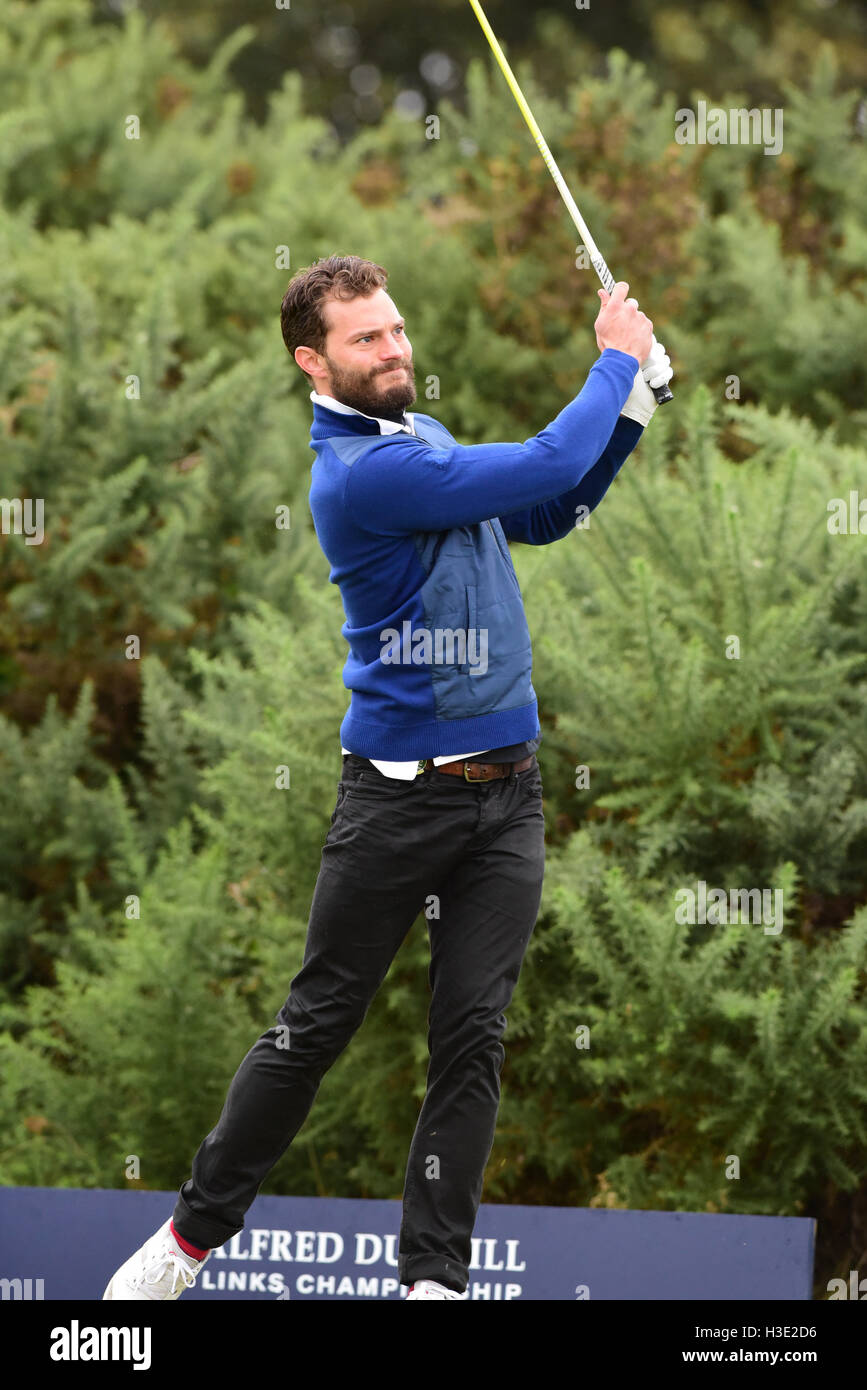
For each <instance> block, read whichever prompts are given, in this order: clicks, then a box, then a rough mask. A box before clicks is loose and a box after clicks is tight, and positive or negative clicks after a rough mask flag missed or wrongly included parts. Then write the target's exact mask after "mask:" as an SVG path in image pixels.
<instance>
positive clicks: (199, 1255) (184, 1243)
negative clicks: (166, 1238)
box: [169, 1221, 208, 1260]
mask: <svg viewBox="0 0 867 1390" xmlns="http://www.w3.org/2000/svg"><path fill="white" fill-rule="evenodd" d="M169 1230H170V1231H171V1233H172V1235H173V1236H174V1238H175V1240H176V1241H177V1242H178V1245H179V1246H180V1247H181V1249H182V1250H183V1251H184V1253H185V1254H187V1255H192V1257H193V1259H194V1260H203V1259H204V1258H205V1256H206V1255H207V1253H208V1252H207V1250H198V1249H197V1248H196V1246H195V1245H190V1242H189V1241H188V1240H184V1238H183V1236H179V1235H178V1233H177V1231H176V1230H175V1223H174V1221H172V1222H170V1224H169Z"/></svg>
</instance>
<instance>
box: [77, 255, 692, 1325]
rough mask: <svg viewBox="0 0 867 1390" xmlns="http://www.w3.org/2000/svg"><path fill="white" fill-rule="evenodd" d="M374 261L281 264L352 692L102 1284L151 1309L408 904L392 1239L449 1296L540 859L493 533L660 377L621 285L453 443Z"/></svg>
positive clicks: (269, 1157)
mask: <svg viewBox="0 0 867 1390" xmlns="http://www.w3.org/2000/svg"><path fill="white" fill-rule="evenodd" d="M386 285H387V276H386V273H385V271H384V270H383V269H382V267H381V266H378V265H375V264H373V263H372V262H370V261H364V260H361V259H360V258H358V257H356V256H330V257H328V258H327V259H325V260H323V261H320V262H318V263H317V264H315V265H313V266H311V267H309V268H308V269H306V270H304V271H301V272H300V273H299V274H297V275H296V276H294V277H293V279H292V281H291V282H290V285H289V288H288V289H287V291H286V295H285V297H284V299H283V304H282V311H281V324H282V331H283V338H284V341H285V344H286V347H287V349H288V350H289V351H290V352H291V353H292V354H293V356H294V359H295V362H296V363H297V364H298V366H299V367H300V368H301V370H302V371H304V372H305V373H306V374H307V375H308V377H309V379H310V381H311V382H312V384H313V386H314V388H315V389H314V390H313V392H312V393H311V400H312V401H313V426H312V431H311V442H312V448H313V450H314V452H315V454H316V459H315V461H314V464H313V477H312V485H311V488H310V507H311V511H312V515H313V522H314V527H315V530H316V533H317V536H318V539H319V542H320V544H321V545H322V548H323V550H324V552H325V554H326V556H327V557H328V559H329V561H330V563H331V566H332V568H331V580H332V582H333V583H335V584H337V585H338V586H339V588H340V593H341V598H342V601H343V607H344V612H345V614H346V622H345V624H344V626H343V633H344V636H345V637H346V640H347V642H348V644H349V657H348V659H347V662H346V666H345V669H344V683H345V685H346V686H347V688H348V689H349V690H350V691H351V699H350V705H349V709H348V711H347V714H346V716H345V718H344V720H343V723H342V725H341V730H340V733H341V741H342V754H343V767H342V777H341V780H340V783H339V786H338V793H337V804H336V806H335V809H334V814H333V816H332V818H331V825H330V828H329V830H328V834H327V837H326V840H325V845H324V848H323V851H322V861H321V866H320V870H319V876H318V878H317V882H316V888H315V892H314V895H313V903H312V906H311V912H310V921H309V925H308V932H307V941H306V945H305V951H304V960H303V964H302V968H301V970H300V971H299V973H298V974H297V975H296V976H295V978H294V979H293V980H292V982H291V988H290V993H289V997H288V999H287V1000H286V1003H285V1004H284V1006H283V1008H282V1009H281V1010H280V1012H279V1013H278V1014H277V1025H276V1026H275V1027H273V1028H269V1029H268V1031H267V1032H266V1033H263V1034H262V1036H261V1037H260V1038H259V1039H258V1040H257V1042H256V1043H255V1044H254V1045H253V1047H252V1048H251V1050H250V1052H248V1054H247V1056H246V1057H245V1058H244V1060H243V1061H242V1063H241V1065H240V1067H239V1069H238V1072H237V1073H236V1075H235V1077H234V1079H233V1081H232V1083H231V1086H230V1088H229V1091H228V1095H227V1097H226V1102H225V1105H224V1107H223V1111H222V1114H221V1116H220V1119H219V1122H218V1123H217V1125H216V1127H215V1129H213V1130H212V1131H211V1133H210V1134H209V1135H208V1136H207V1138H206V1139H205V1140H204V1141H203V1143H202V1145H201V1147H200V1148H199V1150H198V1153H197V1154H196V1156H195V1158H194V1160H193V1165H192V1177H191V1178H190V1179H189V1181H187V1182H186V1183H184V1184H183V1186H182V1187H181V1189H180V1192H179V1194H178V1198H177V1202H176V1205H175V1210H174V1213H173V1216H172V1218H171V1219H170V1220H168V1221H166V1222H165V1224H164V1225H163V1226H162V1227H161V1228H160V1230H159V1231H157V1233H156V1234H155V1235H154V1236H152V1237H151V1239H150V1240H149V1241H147V1242H146V1243H145V1245H144V1246H143V1247H142V1248H141V1249H140V1250H139V1251H137V1252H136V1253H135V1254H134V1255H133V1256H132V1257H131V1258H130V1259H129V1260H127V1262H126V1263H125V1264H124V1265H123V1266H121V1268H120V1269H119V1270H118V1272H117V1273H116V1274H115V1275H114V1276H113V1278H112V1279H111V1281H110V1282H109V1285H108V1288H107V1289H106V1292H105V1295H104V1297H105V1298H106V1299H174V1298H178V1297H179V1296H180V1294H181V1293H182V1292H183V1290H184V1288H189V1287H191V1286H192V1284H193V1283H194V1282H195V1278H196V1276H197V1274H198V1272H199V1271H200V1269H201V1268H202V1266H203V1264H204V1262H205V1260H206V1259H208V1257H209V1254H210V1251H211V1250H212V1249H213V1248H215V1247H217V1246H220V1245H223V1244H224V1243H225V1242H226V1241H227V1240H229V1239H230V1237H231V1236H232V1235H234V1234H235V1233H236V1232H237V1231H240V1230H241V1229H242V1228H243V1225H244V1214H245V1212H246V1211H247V1209H248V1207H249V1206H250V1204H251V1202H252V1201H253V1199H254V1197H255V1196H256V1193H257V1192H258V1190H259V1187H260V1186H261V1184H262V1182H263V1181H264V1179H265V1178H266V1176H267V1175H268V1173H269V1172H270V1171H271V1169H272V1167H273V1166H274V1164H275V1163H276V1162H277V1160H278V1159H279V1158H280V1156H281V1154H283V1153H284V1152H285V1150H286V1148H287V1147H288V1145H289V1144H290V1143H291V1142H292V1140H293V1138H294V1137H295V1135H296V1134H297V1132H298V1130H299V1129H300V1128H301V1126H302V1124H303V1123H304V1120H305V1118H306V1116H307V1114H308V1112H309V1110H310V1107H311V1106H312V1104H313V1100H314V1097H315V1095H316V1091H317V1089H318V1087H319V1083H320V1081H321V1079H322V1076H323V1075H324V1073H325V1072H326V1071H327V1069H328V1068H329V1067H330V1066H331V1065H332V1064H333V1063H334V1061H335V1060H336V1059H337V1057H338V1056H339V1055H340V1053H341V1052H342V1051H343V1049H344V1047H346V1045H347V1044H348V1042H349V1041H350V1039H351V1038H352V1036H353V1034H354V1033H355V1031H356V1030H357V1029H358V1027H359V1025H360V1024H361V1022H362V1020H363V1019H364V1016H365V1014H366V1012H367V1010H368V1008H369V1006H370V1003H371V1001H372V1000H373V998H374V996H375V994H376V992H377V990H378V989H379V986H380V984H381V983H382V981H383V979H384V978H385V975H386V973H387V971H388V968H389V966H390V964H391V962H392V960H393V958H394V956H395V954H396V952H397V950H398V948H399V947H400V945H401V943H402V941H403V940H404V938H405V936H406V934H407V932H408V931H409V929H410V927H411V926H412V924H413V922H414V921H415V919H416V918H417V917H418V915H419V913H420V912H421V911H422V910H424V909H425V908H426V906H427V905H428V904H431V903H435V904H436V908H435V910H434V911H432V912H431V916H430V921H429V923H428V927H429V933H430V946H431V964H430V984H431V1006H430V1015H429V1033H428V1044H429V1050H430V1066H429V1070H428V1078H427V1092H426V1095H425V1099H424V1103H423V1105H422V1109H421V1114H420V1116H419V1120H418V1125H417V1127H416V1131H415V1136H414V1138H413V1141H412V1146H411V1149H410V1154H409V1160H408V1164H407V1171H406V1184H405V1188H404V1197H403V1222H402V1225H401V1231H400V1241H399V1247H398V1265H399V1275H400V1281H401V1283H402V1284H404V1285H408V1286H410V1288H409V1293H408V1295H407V1297H408V1299H414V1300H415V1299H418V1300H421V1299H458V1298H461V1297H462V1296H463V1295H464V1293H465V1291H466V1288H467V1284H468V1279H469V1273H468V1264H469V1259H470V1249H471V1245H470V1239H471V1236H472V1231H473V1226H474V1223H475V1220H476V1215H477V1211H478V1206H479V1202H480V1200H481V1193H482V1182H483V1177H484V1170H485V1165H486V1163H487V1161H488V1157H489V1155H490V1151H491V1147H492V1145H493V1138H494V1130H495V1125H496V1118H497V1111H498V1108H499V1100H500V1070H501V1067H502V1064H503V1061H504V1057H505V1053H504V1049H503V1046H502V1043H501V1038H502V1036H503V1033H504V1031H505V1026H506V1019H505V1009H506V1008H507V1007H508V1005H509V1002H510V1000H511V998H512V993H513V990H514V987H515V984H516V982H517V979H518V975H519V972H520V968H521V964H522V961H523V958H524V954H525V951H526V948H527V944H528V942H529V939H530V935H531V932H532V930H533V926H534V924H535V920H536V914H537V912H538V908H539V903H540V900H541V893H542V876H543V870H544V862H545V843H544V831H545V822H544V816H543V812H542V784H541V779H540V774H539V768H538V763H537V761H536V757H535V752H536V749H537V747H538V746H539V742H540V737H541V730H540V727H539V720H538V713H537V705H536V696H535V692H534V690H533V686H532V684H531V681H530V674H531V661H532V652H531V645H530V635H529V632H528V630H527V623H526V619H525V617H524V609H523V604H522V601H521V593H520V589H519V586H518V581H517V578H516V575H515V571H514V567H513V565H512V561H511V556H510V554H509V549H508V545H507V541H509V540H516V541H524V542H526V543H528V544H530V545H544V544H547V543H549V542H551V541H554V540H557V539H559V538H560V537H563V536H566V535H567V534H568V533H569V532H570V530H571V529H572V527H573V526H574V523H575V520H576V516H577V515H578V511H579V509H580V508H584V507H586V508H587V509H588V510H592V509H593V508H594V507H595V506H596V505H597V504H598V502H599V501H600V500H601V498H602V497H603V496H604V494H605V492H606V491H607V489H608V488H609V487H610V485H611V483H612V481H613V479H614V477H615V476H616V474H617V472H618V470H619V468H620V466H621V465H622V463H623V461H624V459H626V457H627V456H628V455H629V453H630V452H631V451H632V449H633V448H634V447H635V445H636V443H637V442H638V439H639V437H640V435H641V432H642V429H643V427H644V426H645V425H646V424H647V422H648V421H649V419H650V417H651V415H652V413H653V411H654V409H655V408H656V402H655V399H654V397H653V394H652V392H651V390H650V387H649V385H648V382H649V383H651V384H652V385H654V386H657V385H661V384H662V383H663V382H667V381H668V380H669V379H670V377H671V375H672V373H671V368H670V365H669V359H668V357H667V356H666V354H665V351H664V349H663V348H662V347H661V346H660V345H659V344H657V343H656V340H655V339H654V338H653V334H652V325H651V323H650V321H649V319H647V318H646V316H645V315H644V314H643V313H641V312H640V311H639V309H638V305H637V303H636V301H635V300H634V299H627V297H626V295H627V290H628V286H627V285H626V284H623V283H619V284H617V285H616V286H615V288H614V290H613V292H612V293H611V295H610V296H609V295H608V294H607V293H606V292H605V291H604V290H600V291H599V294H600V298H601V300H602V304H601V307H600V310H599V315H598V318H597V319H596V325H595V328H596V339H597V344H598V346H599V350H600V356H599V358H598V360H597V361H596V362H595V363H594V364H593V367H592V368H591V370H590V373H589V375H588V378H587V381H586V383H585V385H584V387H583V389H582V390H581V392H580V393H579V394H578V396H577V397H576V398H575V400H573V401H572V402H570V403H569V404H568V405H567V406H566V407H565V408H564V409H563V410H562V411H561V413H560V414H559V415H558V416H557V418H556V420H554V421H553V422H552V424H550V425H549V426H548V427H547V429H545V430H543V431H542V432H541V434H539V435H537V436H536V437H535V438H533V439H529V440H527V441H526V443H524V444H485V445H476V446H471V447H468V448H464V447H462V446H460V445H458V444H457V443H456V442H455V440H454V439H453V438H452V436H451V435H450V434H449V432H448V430H447V429H446V428H445V427H444V426H443V425H442V424H440V423H439V422H438V421H437V420H435V419H433V418H432V417H431V416H429V415H422V414H418V413H415V414H413V413H409V414H408V413H407V407H408V406H410V405H412V403H413V402H414V400H415V385H414V374H413V362H412V347H411V345H410V342H409V339H408V338H407V334H406V325H405V323H404V320H403V318H402V317H401V316H400V314H399V312H398V310H397V308H396V306H395V304H394V303H393V301H392V299H391V298H390V296H389V295H388V293H387V290H386Z"/></svg>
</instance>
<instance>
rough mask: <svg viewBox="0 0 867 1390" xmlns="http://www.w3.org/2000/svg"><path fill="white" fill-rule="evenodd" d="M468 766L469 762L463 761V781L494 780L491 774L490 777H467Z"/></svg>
mask: <svg viewBox="0 0 867 1390" xmlns="http://www.w3.org/2000/svg"><path fill="white" fill-rule="evenodd" d="M479 765H480V766H484V764H479ZM470 766H471V764H470V763H468V762H464V781H465V782H492V781H493V780H494V778H493V774H492V775H491V776H490V777H468V776H467V768H468V767H470ZM491 766H493V764H491Z"/></svg>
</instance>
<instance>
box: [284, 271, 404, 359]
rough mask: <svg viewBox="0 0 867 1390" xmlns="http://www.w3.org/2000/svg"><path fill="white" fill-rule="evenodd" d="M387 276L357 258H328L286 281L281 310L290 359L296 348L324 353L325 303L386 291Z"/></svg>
mask: <svg viewBox="0 0 867 1390" xmlns="http://www.w3.org/2000/svg"><path fill="white" fill-rule="evenodd" d="M387 284H388V275H387V273H386V272H385V271H384V270H383V268H382V266H381V265H377V264H376V263H375V262H374V261H365V260H362V258H361V257H360V256H327V257H325V259H324V260H321V261H315V262H314V264H313V265H310V266H308V267H307V268H306V270H299V271H298V273H297V274H296V275H293V276H292V279H291V280H290V281H289V288H288V289H287V291H286V293H285V294H284V296H283V303H282V304H281V306H280V328H281V330H282V332H283V341H284V343H285V344H286V347H287V349H288V351H289V352H290V354H291V355H292V357H293V358H294V356H295V349H296V348H297V347H309V348H312V349H313V351H314V352H321V353H324V351H325V339H326V337H327V335H328V326H327V324H326V322H325V315H324V312H323V309H324V303H325V300H326V299H356V298H358V296H359V295H370V294H374V293H375V292H376V290H378V289H385V287H386V285H387Z"/></svg>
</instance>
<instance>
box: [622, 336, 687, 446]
mask: <svg viewBox="0 0 867 1390" xmlns="http://www.w3.org/2000/svg"><path fill="white" fill-rule="evenodd" d="M673 376H674V368H673V367H672V365H671V358H670V357H669V355H668V353H667V352H666V350H665V348H664V347H663V346H662V343H658V342H657V341H656V336H655V335H654V337H653V339H652V341H651V346H650V352H649V353H648V355H647V357H646V358H645V359H644V361H643V362H642V364H641V366H640V367H639V369H638V371H637V372H636V373H635V380H634V382H633V383H632V390H631V391H630V393H629V395H628V396H627V397H626V404H625V405H624V407H623V409H622V410H621V412H620V414H621V415H627V416H628V417H629V419H630V420H636V421H637V422H638V424H639V425H642V426H645V427H646V426H647V425H648V424H649V422H650V417H651V416H652V414H653V412H654V410H655V409H656V397H655V396H654V394H653V388H655V387H657V386H667V385H668V383H669V382H670V381H671V378H672V377H673Z"/></svg>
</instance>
